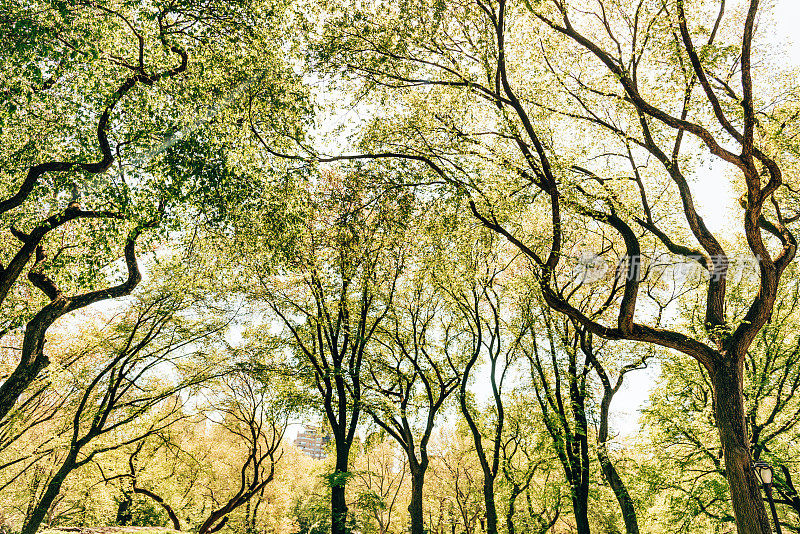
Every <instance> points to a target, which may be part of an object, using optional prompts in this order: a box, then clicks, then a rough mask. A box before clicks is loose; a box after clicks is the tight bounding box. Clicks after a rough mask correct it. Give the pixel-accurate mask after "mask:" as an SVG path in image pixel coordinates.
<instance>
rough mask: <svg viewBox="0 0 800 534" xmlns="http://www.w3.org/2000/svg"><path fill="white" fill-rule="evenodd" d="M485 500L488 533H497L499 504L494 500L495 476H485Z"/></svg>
mask: <svg viewBox="0 0 800 534" xmlns="http://www.w3.org/2000/svg"><path fill="white" fill-rule="evenodd" d="M483 500H484V504H485V506H486V534H497V504H496V503H495V500H494V478H493V477H491V478H484V483H483Z"/></svg>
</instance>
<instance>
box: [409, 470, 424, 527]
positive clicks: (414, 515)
mask: <svg viewBox="0 0 800 534" xmlns="http://www.w3.org/2000/svg"><path fill="white" fill-rule="evenodd" d="M424 483H425V468H424V467H422V466H417V467H416V468H412V473H411V502H410V503H409V505H408V513H409V516H410V517H411V534H425V523H424V520H423V513H422V487H423V484H424Z"/></svg>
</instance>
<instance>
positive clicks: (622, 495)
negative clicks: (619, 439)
mask: <svg viewBox="0 0 800 534" xmlns="http://www.w3.org/2000/svg"><path fill="white" fill-rule="evenodd" d="M597 460H598V461H599V462H600V468H601V469H602V471H603V477H604V478H605V479H606V482H608V485H609V486H611V489H612V490H613V491H614V495H615V496H616V498H617V502H618V503H619V507H620V510H622V518H623V520H624V521H625V532H626V533H627V534H639V522H638V521H637V520H636V508H635V507H634V506H633V499H631V495H630V493H628V488H627V487H625V483H624V482H623V481H622V478H621V477H620V476H619V473H618V472H617V468H616V467H614V464H613V463H611V458H609V456H608V450H607V449H606V444H605V443H600V444H599V445H598V447H597Z"/></svg>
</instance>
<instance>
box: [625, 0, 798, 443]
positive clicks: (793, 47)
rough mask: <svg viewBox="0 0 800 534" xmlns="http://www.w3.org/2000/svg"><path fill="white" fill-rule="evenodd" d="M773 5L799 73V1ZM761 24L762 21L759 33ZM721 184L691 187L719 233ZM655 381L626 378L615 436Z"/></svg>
mask: <svg viewBox="0 0 800 534" xmlns="http://www.w3.org/2000/svg"><path fill="white" fill-rule="evenodd" d="M773 5H774V6H775V10H774V29H773V31H772V36H773V38H774V43H775V44H777V45H779V47H780V48H781V49H783V52H784V53H785V65H786V69H787V70H791V69H800V0H776V1H775V2H773ZM764 22H765V21H762V31H763V28H764V26H763V24H764ZM724 183H726V181H725V180H724V179H718V177H716V176H713V174H712V176H710V177H707V178H706V179H703V180H698V181H697V182H695V183H694V184H693V185H692V187H693V194H694V197H695V201H696V204H697V206H698V207H699V209H700V211H701V215H703V217H704V219H705V220H706V223H707V224H708V226H709V227H710V228H711V229H712V230H722V229H723V228H724V227H725V226H727V225H729V224H730V223H731V220H730V217H731V213H732V211H731V210H732V209H733V207H735V206H736V205H737V204H738V202H737V199H736V198H735V194H734V193H733V191H732V189H730V188H723V190H722V191H721V190H720V184H724ZM733 213H737V212H736V211H733ZM657 377H658V371H657V370H656V369H653V370H650V371H638V372H637V373H634V374H632V375H630V376H629V378H628V379H627V381H626V382H625V385H624V386H623V389H622V390H621V391H620V393H619V394H618V396H617V397H616V398H615V399H614V404H613V405H612V410H613V417H614V420H613V423H612V428H614V429H615V430H616V432H618V433H620V434H622V435H628V436H632V435H634V434H635V433H636V432H637V430H638V429H639V410H640V409H641V408H642V406H643V405H644V404H645V403H646V402H647V398H648V395H649V393H650V389H651V388H652V387H653V385H654V382H655V380H656V379H657Z"/></svg>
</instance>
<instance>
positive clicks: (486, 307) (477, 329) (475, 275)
mask: <svg viewBox="0 0 800 534" xmlns="http://www.w3.org/2000/svg"><path fill="white" fill-rule="evenodd" d="M488 241H489V243H488V244H487V246H488V248H489V250H492V248H491V247H492V243H491V241H492V239H491V238H489V239H488ZM478 250H480V249H478ZM503 259H504V258H503V256H502V254H501V253H500V252H497V251H496V250H493V253H492V254H485V253H483V251H480V252H478V254H476V255H475V257H473V258H470V260H469V262H468V263H467V267H466V268H465V269H464V270H463V271H456V273H457V274H456V275H455V276H454V278H456V279H457V278H461V280H462V282H461V283H454V284H453V285H452V286H451V287H449V288H447V290H448V293H449V295H450V298H451V300H452V306H453V307H454V308H455V309H456V310H457V311H456V314H457V317H458V320H459V328H460V330H461V332H460V333H459V334H460V335H459V337H460V338H461V339H460V340H459V341H460V343H461V344H463V349H462V350H463V351H464V352H465V353H466V355H467V356H466V361H465V362H464V364H463V366H464V367H463V371H462V372H461V374H460V377H459V388H458V401H459V408H460V411H461V414H462V415H463V417H464V420H465V422H466V424H467V428H468V429H469V431H470V433H471V434H472V439H473V443H474V445H475V453H476V455H477V457H478V461H479V462H480V466H481V470H482V471H483V495H484V505H485V507H486V508H485V513H486V532H487V533H489V534H496V533H497V532H498V521H497V503H496V496H495V483H496V480H497V478H498V476H499V475H500V462H501V459H502V453H501V451H502V447H503V431H504V428H505V406H504V402H505V397H504V388H505V386H506V385H507V383H508V382H507V380H509V379H510V375H512V374H513V371H512V368H513V367H514V364H515V363H516V362H517V361H518V358H519V357H520V356H521V355H522V352H521V350H520V342H521V340H522V338H523V336H525V335H526V333H527V330H528V327H529V325H528V324H527V323H524V322H522V323H520V322H519V319H520V316H519V314H517V313H515V311H516V310H514V309H513V296H512V295H513V287H512V286H511V285H510V284H504V282H503V280H502V279H503V277H504V275H505V274H506V273H505V271H507V270H508V269H510V268H511V265H512V264H513V263H514V262H515V261H516V259H517V258H516V256H512V257H511V259H510V260H506V261H502V260H503ZM482 358H485V359H486V362H485V363H486V364H488V372H487V375H488V379H489V387H490V397H489V402H488V406H487V408H486V409H485V410H483V411H482V410H480V409H479V407H478V406H477V403H476V402H475V400H474V395H473V393H472V392H471V391H470V389H469V386H470V382H471V380H474V379H475V377H476V372H477V368H478V367H479V366H480V365H481V364H482V363H483V362H482Z"/></svg>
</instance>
